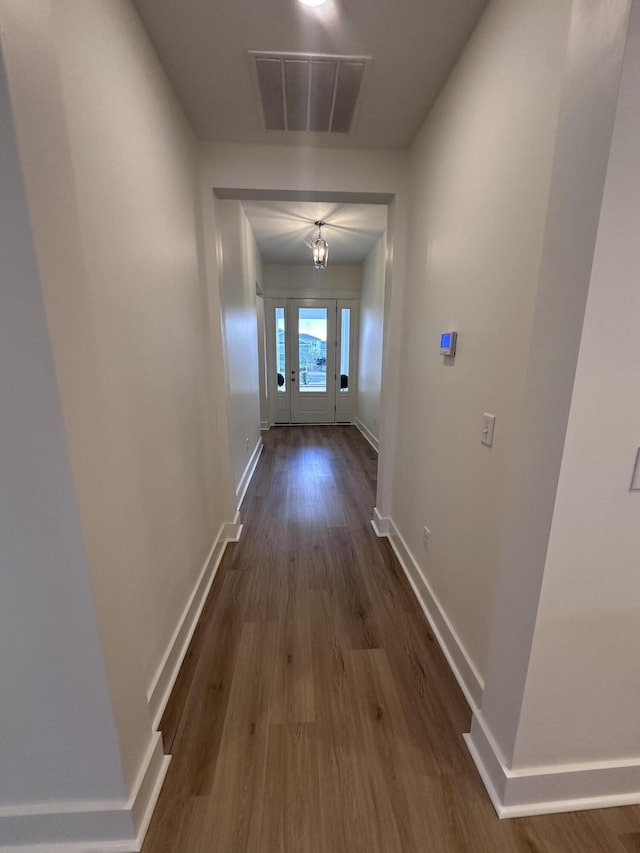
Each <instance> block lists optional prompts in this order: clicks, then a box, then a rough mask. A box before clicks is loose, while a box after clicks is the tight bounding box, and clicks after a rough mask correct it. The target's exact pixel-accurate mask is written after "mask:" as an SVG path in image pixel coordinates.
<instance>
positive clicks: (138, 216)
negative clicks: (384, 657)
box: [3, 0, 229, 792]
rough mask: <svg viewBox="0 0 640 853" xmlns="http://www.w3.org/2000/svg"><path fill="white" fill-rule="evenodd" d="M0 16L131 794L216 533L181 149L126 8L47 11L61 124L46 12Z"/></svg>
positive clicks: (185, 144) (163, 92)
mask: <svg viewBox="0 0 640 853" xmlns="http://www.w3.org/2000/svg"><path fill="white" fill-rule="evenodd" d="M3 4H4V5H5V9H6V21H8V22H9V23H10V25H11V26H10V28H9V31H8V32H7V33H6V34H5V35H6V37H7V38H8V40H9V41H10V42H11V43H12V44H13V53H12V63H11V68H10V71H11V72H12V76H11V79H12V83H13V85H12V95H13V96H14V109H15V114H16V121H17V125H18V131H19V141H20V150H21V155H22V159H23V162H24V164H25V173H26V181H27V191H28V199H29V205H30V214H31V217H32V220H33V223H34V235H35V242H36V249H37V252H38V261H39V264H40V268H41V271H42V279H43V291H44V296H45V304H46V309H47V318H48V322H49V328H50V332H51V338H52V346H53V353H54V358H55V364H56V371H57V380H58V385H59V389H60V396H61V401H62V410H63V416H64V419H65V427H66V432H67V436H68V440H69V447H70V454H71V462H72V467H73V474H74V481H75V487H76V492H77V497H78V504H79V510H80V517H81V523H82V530H83V535H84V541H85V548H86V554H87V559H88V564H89V569H90V574H91V581H92V588H93V595H94V599H95V604H96V610H97V614H98V624H99V629H100V635H101V640H102V646H103V650H104V655H105V661H106V668H107V675H108V681H109V688H110V694H111V701H112V704H113V711H114V714H115V718H116V725H117V732H118V738H119V742H120V750H121V756H122V763H123V767H124V775H125V780H126V789H127V791H128V792H131V790H132V788H133V786H134V783H135V781H136V778H137V776H138V773H139V771H140V769H141V767H142V764H143V760H144V759H145V756H146V755H147V750H148V748H149V746H150V743H151V740H152V730H151V720H150V718H149V713H148V709H147V693H148V691H149V689H150V687H151V685H152V682H153V680H154V677H155V675H156V672H157V669H158V667H159V665H160V663H161V660H162V657H163V655H164V653H165V651H166V650H167V647H168V644H169V642H170V640H171V638H172V635H173V632H174V630H175V628H176V626H177V624H178V621H179V619H180V616H181V614H182V612H183V609H184V608H185V605H186V603H187V600H188V598H189V596H190V594H191V593H192V591H193V590H194V585H195V582H196V579H197V578H198V576H199V574H200V572H201V570H202V568H203V564H204V561H205V558H206V556H207V554H208V552H209V549H210V548H211V546H212V543H213V541H214V539H215V538H216V536H217V534H218V532H219V530H220V527H221V525H222V523H223V521H225V520H229V519H228V517H225V515H224V511H223V507H222V502H223V490H222V488H221V486H220V480H221V476H220V473H219V471H220V467H221V464H222V460H221V459H220V456H222V455H223V454H224V452H225V445H224V440H223V439H224V436H221V435H220V434H219V431H218V430H217V427H216V423H217V422H219V421H221V420H224V418H226V414H225V416H224V418H220V417H219V415H218V418H217V420H216V418H215V417H214V416H215V414H216V413H215V412H214V398H213V386H214V379H215V377H213V375H212V368H211V364H212V363H213V362H214V361H215V359H216V353H215V352H214V349H213V346H212V340H211V339H210V337H209V307H210V306H209V304H208V300H207V292H206V288H205V287H204V284H203V282H201V279H200V271H199V267H198V253H197V247H196V231H197V226H198V221H197V217H196V204H195V201H196V199H195V192H196V185H197V184H196V165H197V164H196V146H195V140H194V138H193V135H192V133H191V130H190V128H189V126H188V124H187V122H186V120H185V118H184V116H183V114H182V112H181V110H180V108H179V106H178V104H177V102H176V99H175V97H174V95H173V92H172V89H171V87H170V85H169V83H168V81H167V80H166V78H165V76H164V74H163V72H162V70H161V68H160V66H159V63H158V60H157V57H156V56H155V54H154V52H153V50H152V48H151V46H150V44H149V42H148V39H147V37H146V34H145V32H144V30H143V28H142V25H141V23H140V21H139V19H138V17H137V15H136V13H135V11H134V10H133V7H132V6H131V4H130V3H129V2H126V0H93V2H91V3H86V2H82V0H63V1H62V2H57V3H55V4H53V7H52V9H53V37H52V34H51V32H48V33H47V34H46V35H47V37H48V38H49V41H50V42H51V44H52V45H53V48H54V50H55V54H56V56H55V57H54V60H55V61H57V64H58V67H59V73H60V81H61V90H62V97H63V98H64V114H63V105H62V103H61V92H60V86H59V84H55V79H54V78H55V77H56V75H57V69H53V71H52V68H51V67H44V64H43V60H42V59H39V60H38V62H36V61H35V59H34V57H42V56H43V55H44V53H43V51H44V48H45V47H47V46H48V45H42V44H39V43H38V42H37V38H36V36H38V34H39V32H40V30H43V29H44V28H45V23H46V21H47V20H48V13H47V10H48V5H49V4H48V3H47V2H45V0H38V2H37V3H34V4H26V6H28V7H30V10H31V18H32V20H26V19H27V18H29V13H28V12H29V10H27V9H23V6H24V5H25V4H19V3H13V2H12V0H6V2H5V0H3ZM14 30H15V32H14ZM18 35H19V37H20V39H22V40H23V41H21V42H19V39H18ZM14 36H15V38H14ZM43 39H44V36H43ZM51 39H52V41H51ZM18 44H19V47H20V49H19V50H18ZM54 71H55V73H53V72H54ZM52 81H54V82H52ZM56 85H58V88H57V89H56V88H55V86H56ZM65 166H67V167H68V171H67V172H65V171H64V168H65ZM61 176H62V177H61ZM74 188H75V195H74ZM72 261H73V262H74V263H75V266H74V265H73V264H72ZM70 265H71V266H70ZM217 359H218V361H219V360H220V359H221V352H220V350H218V352H217ZM83 760H88V757H87V756H84V758H83Z"/></svg>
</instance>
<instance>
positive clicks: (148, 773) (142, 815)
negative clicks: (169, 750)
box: [129, 731, 171, 853]
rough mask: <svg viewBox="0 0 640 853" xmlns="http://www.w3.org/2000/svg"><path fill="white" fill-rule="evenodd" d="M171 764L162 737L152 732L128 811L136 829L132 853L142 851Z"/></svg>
mask: <svg viewBox="0 0 640 853" xmlns="http://www.w3.org/2000/svg"><path fill="white" fill-rule="evenodd" d="M170 763H171V756H170V755H165V754H164V749H163V747H162V735H161V734H160V732H157V731H156V732H154V734H153V738H152V740H151V744H150V746H149V749H148V751H147V755H146V756H145V760H144V761H143V763H142V767H141V769H140V773H139V775H138V780H137V782H136V785H135V787H134V794H133V796H132V797H131V801H130V804H129V809H130V811H131V815H132V817H133V825H134V826H135V827H136V829H137V833H136V842H137V843H136V845H135V847H134V848H133V849H134V853H137V851H139V850H141V849H142V844H143V842H144V838H145V835H146V834H147V830H148V829H149V824H150V823H151V818H152V816H153V811H154V809H155V807H156V803H157V802H158V797H159V796H160V791H161V789H162V784H163V782H164V779H165V776H166V775H167V771H168V769H169V764H170Z"/></svg>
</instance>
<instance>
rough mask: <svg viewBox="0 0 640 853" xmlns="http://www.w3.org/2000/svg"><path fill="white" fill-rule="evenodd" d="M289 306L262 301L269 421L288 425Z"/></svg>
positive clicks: (281, 301) (289, 418)
mask: <svg viewBox="0 0 640 853" xmlns="http://www.w3.org/2000/svg"><path fill="white" fill-rule="evenodd" d="M288 319H289V309H288V300H287V299H282V300H275V299H267V300H265V331H266V336H267V343H266V346H267V390H268V397H269V420H270V422H271V423H272V424H288V423H289V422H290V420H291V409H290V387H291V386H290V384H289V377H288V372H289V351H288V345H289V341H288V339H289V334H288Z"/></svg>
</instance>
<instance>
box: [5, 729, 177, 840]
mask: <svg viewBox="0 0 640 853" xmlns="http://www.w3.org/2000/svg"><path fill="white" fill-rule="evenodd" d="M170 761H171V757H170V756H169V755H164V753H163V751H162V737H161V735H160V733H159V732H156V733H155V734H154V735H153V737H152V739H151V743H150V744H149V749H148V750H147V753H146V755H145V757H144V759H143V762H142V766H141V768H140V772H139V774H138V779H137V781H136V784H135V786H134V789H133V793H132V795H131V797H130V798H129V800H128V801H126V802H122V801H105V802H94V801H85V802H73V803H47V804H43V805H42V806H39V805H35V804H34V805H33V806H16V807H15V808H13V809H10V808H3V809H2V813H1V814H0V838H2V839H3V840H4V841H8V842H9V843H6V844H2V845H1V846H0V851H2V853H138V851H140V850H141V849H142V844H143V842H144V837H145V835H146V833H147V829H148V828H149V823H150V821H151V815H152V814H153V810H154V808H155V805H156V802H157V800H158V796H159V795H160V789H161V788H162V783H163V782H164V778H165V776H166V773H167V770H168V768H169V763H170ZM136 827H137V829H136ZM70 838H75V839H84V840H78V841H69V839H70Z"/></svg>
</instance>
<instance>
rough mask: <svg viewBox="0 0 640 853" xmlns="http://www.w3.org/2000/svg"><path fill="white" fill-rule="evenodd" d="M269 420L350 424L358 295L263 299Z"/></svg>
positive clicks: (355, 363) (352, 414)
mask: <svg viewBox="0 0 640 853" xmlns="http://www.w3.org/2000/svg"><path fill="white" fill-rule="evenodd" d="M265 307H266V316H265V322H266V372H267V395H268V401H269V420H270V422H271V423H272V424H309V423H314V424H329V423H351V422H352V420H353V418H354V417H355V415H356V405H357V399H356V394H355V389H354V384H355V383H354V377H355V376H356V375H357V358H358V307H359V300H357V299H287V298H285V299H267V300H266V306H265Z"/></svg>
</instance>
